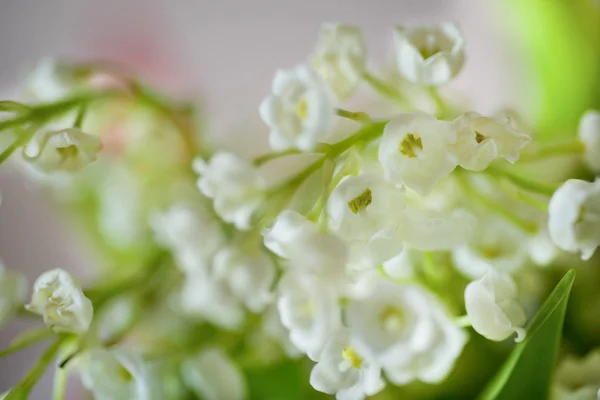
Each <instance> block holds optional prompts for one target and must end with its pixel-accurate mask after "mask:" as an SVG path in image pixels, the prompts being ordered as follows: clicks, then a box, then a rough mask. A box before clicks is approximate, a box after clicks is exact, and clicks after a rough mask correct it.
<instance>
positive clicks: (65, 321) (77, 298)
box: [26, 268, 94, 334]
mask: <svg viewBox="0 0 600 400" xmlns="http://www.w3.org/2000/svg"><path fill="white" fill-rule="evenodd" d="M26 308H27V309H28V310H29V311H31V312H34V313H36V314H39V315H41V316H42V317H43V318H44V323H45V324H46V325H48V326H49V327H50V328H52V329H53V330H54V331H56V332H68V333H75V334H83V333H85V332H86V331H87V330H88V328H89V326H90V323H91V322H92V317H93V314H94V309H93V307H92V302H91V301H90V299H88V298H87V297H85V295H84V294H83V292H82V290H81V289H80V288H79V286H78V285H77V284H76V283H75V281H74V280H73V278H72V277H71V275H69V273H68V272H67V271H65V270H63V269H60V268H57V269H53V270H50V271H46V272H44V273H43V274H42V275H40V276H39V277H38V278H37V280H36V281H35V284H34V285H33V294H32V297H31V303H30V304H28V305H27V306H26Z"/></svg>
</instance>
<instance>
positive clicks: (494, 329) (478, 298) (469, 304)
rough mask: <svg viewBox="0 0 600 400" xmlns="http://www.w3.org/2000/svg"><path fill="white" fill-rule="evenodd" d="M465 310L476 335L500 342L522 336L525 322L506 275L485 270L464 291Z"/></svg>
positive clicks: (518, 338)
mask: <svg viewBox="0 0 600 400" xmlns="http://www.w3.org/2000/svg"><path fill="white" fill-rule="evenodd" d="M465 307H466V309H467V315H468V317H469V321H470V322H471V325H472V326H473V329H475V331H477V333H479V334H480V335H482V336H484V337H486V338H488V339H490V340H495V341H501V340H504V339H506V338H507V337H509V336H510V335H512V334H513V333H516V334H517V338H516V339H515V340H516V341H521V340H523V338H524V337H525V329H524V328H523V326H524V325H525V322H526V320H527V318H526V316H525V312H524V311H523V307H521V305H520V304H519V301H518V299H517V285H516V284H515V282H514V281H513V280H512V278H511V277H510V276H509V275H506V274H499V273H497V272H496V271H494V270H489V271H488V272H487V273H486V274H485V275H484V276H483V277H482V278H480V279H478V280H476V281H473V282H471V283H469V284H468V285H467V287H466V289H465Z"/></svg>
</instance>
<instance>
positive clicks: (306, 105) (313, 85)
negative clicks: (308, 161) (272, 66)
mask: <svg viewBox="0 0 600 400" xmlns="http://www.w3.org/2000/svg"><path fill="white" fill-rule="evenodd" d="M259 112H260V116H261V118H262V120H263V121H264V122H265V123H266V124H267V125H268V126H269V128H271V133H270V135H269V145H270V146H271V148H272V149H273V150H276V151H281V150H286V149H290V148H297V149H300V150H303V151H311V150H313V149H314V148H315V146H316V144H317V143H318V142H320V141H322V139H323V138H324V136H325V135H326V134H327V132H328V131H329V128H330V127H331V124H332V123H333V116H334V113H335V109H334V103H333V95H332V94H331V93H330V90H329V87H328V86H327V83H326V82H325V81H324V80H323V78H321V77H320V76H319V75H318V74H317V73H316V72H315V71H313V70H312V69H311V68H310V67H308V66H306V65H300V66H298V67H296V68H295V69H293V70H279V71H277V73H276V74H275V78H274V79H273V88H272V93H271V94H270V95H269V96H268V97H267V98H266V99H265V100H264V101H263V102H262V104H261V105H260V108H259Z"/></svg>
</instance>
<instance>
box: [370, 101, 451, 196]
mask: <svg viewBox="0 0 600 400" xmlns="http://www.w3.org/2000/svg"><path fill="white" fill-rule="evenodd" d="M455 140H456V128H455V125H454V124H452V123H450V122H446V121H439V120H437V119H436V118H435V117H434V116H432V115H429V114H426V113H422V112H412V113H404V114H400V115H399V116H397V117H396V118H394V119H392V120H391V121H390V122H388V124H387V125H386V127H385V129H384V131H383V136H382V138H381V143H380V144H379V162H380V163H381V165H382V166H383V169H384V173H385V179H386V180H388V181H389V182H392V183H396V184H401V183H403V184H405V185H406V186H408V187H409V188H411V189H413V190H414V191H416V192H417V193H419V194H420V195H426V194H428V193H429V192H431V190H432V189H433V187H434V186H435V184H436V182H437V181H438V180H440V179H441V178H443V177H445V176H448V175H449V174H450V173H451V172H452V171H453V170H454V168H456V166H457V165H458V160H457V157H456V154H455V153H454V149H453V147H452V145H453V144H454V142H455Z"/></svg>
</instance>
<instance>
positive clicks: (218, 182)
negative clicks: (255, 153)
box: [193, 152, 266, 230]
mask: <svg viewBox="0 0 600 400" xmlns="http://www.w3.org/2000/svg"><path fill="white" fill-rule="evenodd" d="M193 167H194V170H195V171H196V173H198V174H199V175H200V177H199V179H198V188H200V191H201V192H202V193H203V194H204V195H205V196H207V197H210V198H211V199H213V200H214V206H215V211H216V212H217V214H219V216H220V217H221V218H223V219H224V220H225V221H227V222H230V223H233V224H234V225H235V226H236V228H238V229H241V230H247V229H250V218H251V217H252V213H253V212H254V211H255V210H256V209H257V208H258V207H259V206H260V205H261V203H262V201H263V199H264V196H265V188H266V182H265V179H264V178H263V176H262V175H261V174H260V172H259V171H258V169H256V168H255V167H254V166H253V165H252V163H251V162H249V161H248V160H246V159H244V158H242V157H239V156H237V155H235V154H232V153H225V152H220V153H216V154H215V155H214V156H213V157H212V158H211V159H210V161H209V162H208V163H205V162H204V160H202V159H201V158H196V159H195V160H194V165H193Z"/></svg>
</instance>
